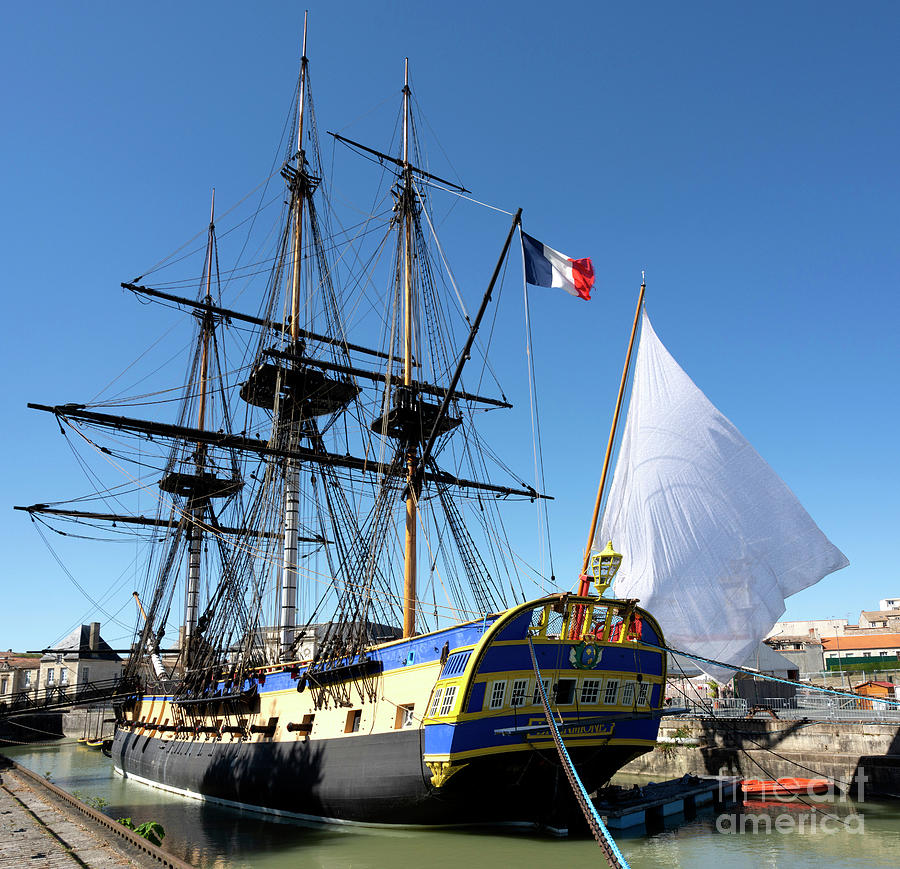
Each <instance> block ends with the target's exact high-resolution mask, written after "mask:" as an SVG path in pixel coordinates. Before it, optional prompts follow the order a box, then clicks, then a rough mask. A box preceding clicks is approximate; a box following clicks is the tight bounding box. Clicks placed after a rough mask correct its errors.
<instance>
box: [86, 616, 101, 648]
mask: <svg viewBox="0 0 900 869" xmlns="http://www.w3.org/2000/svg"><path fill="white" fill-rule="evenodd" d="M88 648H89V649H90V650H91V651H92V652H99V651H100V622H91V631H90V633H89V634H88Z"/></svg>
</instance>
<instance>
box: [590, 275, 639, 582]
mask: <svg viewBox="0 0 900 869" xmlns="http://www.w3.org/2000/svg"><path fill="white" fill-rule="evenodd" d="M646 289H647V283H646V281H645V280H644V275H643V272H642V273H641V291H640V293H638V303H637V308H636V309H635V312H634V323H633V325H632V327H631V338H630V340H629V341H628V352H627V353H626V354H625V367H624V368H623V369H622V382H621V383H620V384H619V397H618V399H617V401H616V412H615V413H614V414H613V421H612V426H610V429H609V441H607V444H606V457H605V458H604V459H603V471H602V472H601V473H600V485H599V486H598V487H597V500H596V502H595V503H594V515H593V516H592V517H591V530H590V532H589V533H588V539H587V546H585V548H584V562H583V563H582V565H581V574H580V575H579V577H578V580H579V585H578V594H579V595H581V596H582V597H586V596H587V594H588V590H589V589H590V584H591V581H590V578H589V577H588V575H587V569H588V563H589V562H590V560H591V546H593V543H594V534H596V532H597V520H598V519H599V518H600V504H601V502H602V501H603V492H604V489H605V488H606V475H607V473H608V472H609V460H610V458H611V457H612V449H613V442H614V441H615V439H616V430H617V429H618V427H619V414H620V412H621V410H622V399H623V398H624V397H625V382H626V381H627V380H628V370H629V368H630V367H631V352H632V350H633V349H634V336H635V335H636V334H637V327H638V320H639V319H640V316H641V309H642V307H643V305H644V291H645V290H646Z"/></svg>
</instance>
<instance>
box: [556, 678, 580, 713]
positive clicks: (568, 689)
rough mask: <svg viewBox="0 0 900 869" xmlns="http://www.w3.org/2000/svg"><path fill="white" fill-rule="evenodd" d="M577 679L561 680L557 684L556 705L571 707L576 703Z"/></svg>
mask: <svg viewBox="0 0 900 869" xmlns="http://www.w3.org/2000/svg"><path fill="white" fill-rule="evenodd" d="M577 684H578V680H577V679H560V680H559V682H557V683H556V705H557V706H569V705H570V704H572V703H574V702H575V686H576V685H577Z"/></svg>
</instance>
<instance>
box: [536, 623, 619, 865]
mask: <svg viewBox="0 0 900 869" xmlns="http://www.w3.org/2000/svg"><path fill="white" fill-rule="evenodd" d="M528 647H529V649H530V650H531V664H532V666H533V667H534V674H535V676H537V686H538V689H539V691H540V692H541V706H543V708H544V717H545V718H546V719H547V724H548V725H549V726H550V732H551V733H552V734H553V741H554V742H555V743H556V750H557V752H558V753H559V759H560V760H561V761H562V767H563V769H564V770H565V771H566V777H567V778H568V779H569V784H570V785H571V786H572V792H573V793H574V794H575V799H576V800H578V805H579V806H580V807H581V811H582V812H583V813H584V818H585V820H586V821H587V823H588V827H590V830H591V834H592V835H593V837H594V839H595V840H596V841H597V844H598V845H599V846H600V850H601V851H603V856H604V857H606V862H607V863H609V865H610V866H611V867H612V869H630V867H629V866H628V861H627V860H626V859H625V857H624V855H623V854H622V852H621V851H620V850H619V846H618V845H616V843H615V840H614V839H613V837H612V836H611V835H610V832H609V830H607V829H606V825H605V824H604V823H603V819H602V818H601V817H600V815H599V814H597V809H596V808H595V807H594V804H593V803H592V802H591V800H590V797H589V796H588V794H587V791H586V790H585V788H584V784H582V781H581V779H580V778H579V777H578V773H577V772H576V771H575V765H574V764H573V763H572V758H570V757H569V752H568V751H567V749H566V746H565V744H564V743H563V741H562V736H560V733H559V728H558V727H557V726H556V719H554V717H553V712H552V711H551V710H550V703H549V701H548V700H547V693H546V692H545V691H544V680H543V679H542V678H541V670H540V667H538V662H537V656H536V655H535V654H534V643H533V642H532V641H531V637H529V638H528Z"/></svg>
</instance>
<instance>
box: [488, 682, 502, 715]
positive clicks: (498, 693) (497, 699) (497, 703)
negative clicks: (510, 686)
mask: <svg viewBox="0 0 900 869" xmlns="http://www.w3.org/2000/svg"><path fill="white" fill-rule="evenodd" d="M505 699H506V680H505V679H503V680H502V681H500V682H494V684H493V685H491V700H490V703H489V704H488V708H489V709H499V708H500V707H501V706H503V701H504V700H505Z"/></svg>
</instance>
